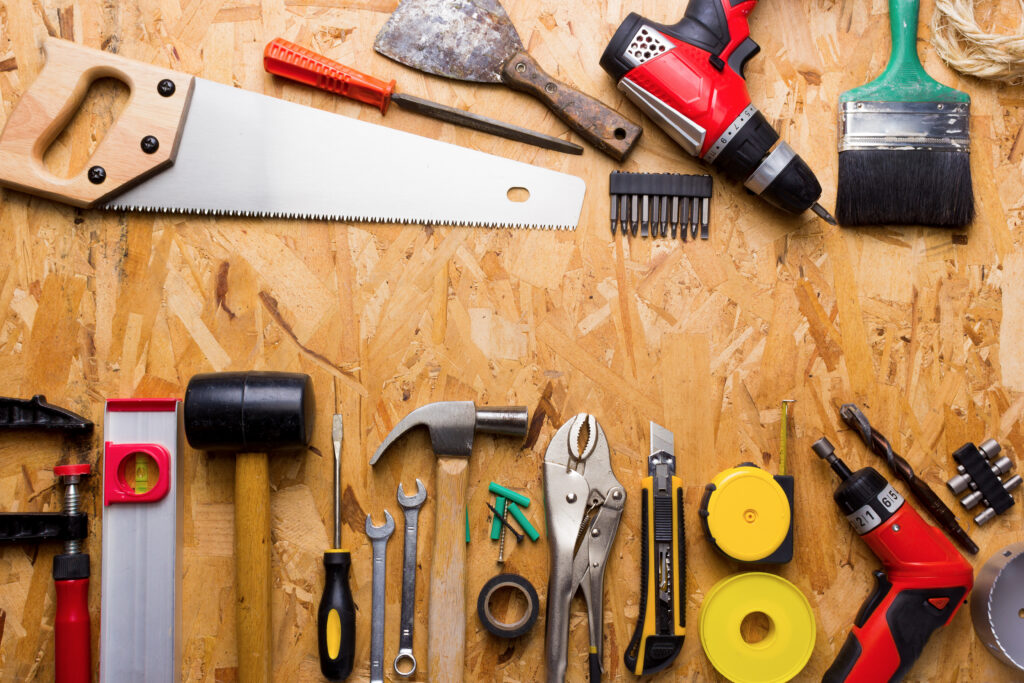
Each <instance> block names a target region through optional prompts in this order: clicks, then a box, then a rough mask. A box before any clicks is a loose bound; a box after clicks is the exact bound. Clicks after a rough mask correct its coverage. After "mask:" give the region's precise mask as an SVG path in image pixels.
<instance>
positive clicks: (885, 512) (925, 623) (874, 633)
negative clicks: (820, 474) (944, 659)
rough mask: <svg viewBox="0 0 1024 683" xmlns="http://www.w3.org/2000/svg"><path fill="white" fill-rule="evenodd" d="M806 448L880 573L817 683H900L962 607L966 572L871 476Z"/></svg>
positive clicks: (822, 442) (829, 452)
mask: <svg viewBox="0 0 1024 683" xmlns="http://www.w3.org/2000/svg"><path fill="white" fill-rule="evenodd" d="M811 448H813V449H814V452H815V453H816V454H817V455H818V457H819V458H821V459H823V460H826V461H827V462H828V464H829V465H831V466H832V469H833V471H835V473H836V474H838V475H839V478H840V479H841V480H842V481H841V482H840V483H839V487H838V488H837V489H836V491H835V493H834V494H833V498H834V499H835V501H836V503H837V504H838V505H839V508H840V509H841V510H842V511H843V513H844V514H845V515H846V519H847V520H849V522H850V524H851V525H852V526H853V528H854V530H855V531H856V532H857V533H858V534H860V537H861V538H863V539H864V542H865V543H867V544H868V547H870V548H871V550H872V552H874V553H875V556H877V557H878V559H879V560H880V561H881V562H882V568H883V570H882V571H875V572H874V576H875V587H874V589H873V590H872V591H871V594H870V595H869V596H868V598H867V599H866V600H865V601H864V603H863V604H862V605H861V606H860V611H858V612H857V616H856V617H855V618H854V620H853V629H852V631H851V632H850V635H849V636H847V638H846V642H845V643H843V647H842V649H840V650H839V655H838V656H837V657H836V659H835V661H834V662H832V666H831V667H829V669H828V671H826V672H825V675H824V677H823V678H822V683H839V682H840V681H842V682H845V683H877V682H878V681H899V680H901V679H902V678H903V677H904V676H905V675H906V674H907V672H908V671H910V668H911V667H912V666H913V665H914V662H915V661H916V660H917V658H918V656H919V655H920V654H921V651H922V650H923V649H924V646H925V643H927V642H928V638H930V637H931V635H932V633H934V632H935V631H936V630H937V629H938V628H939V627H940V626H944V625H946V624H948V623H949V622H950V621H951V620H952V619H953V616H954V615H955V614H956V612H957V610H958V609H960V605H962V604H963V603H964V602H965V600H966V597H967V593H968V592H969V591H970V590H971V586H973V585H974V573H973V571H972V569H971V565H970V564H968V562H967V560H965V559H964V557H963V555H961V554H960V553H959V552H958V551H957V549H956V548H955V547H954V546H953V544H952V543H951V542H950V540H949V539H948V538H946V536H945V535H944V534H943V533H942V532H941V531H939V530H938V529H936V528H935V527H933V526H930V525H928V524H927V523H925V521H924V520H923V519H921V516H920V515H919V514H918V513H917V510H915V509H914V508H913V506H911V505H908V504H906V501H905V500H904V498H903V496H902V495H900V493H899V492H898V491H897V490H896V489H894V488H893V487H892V485H891V484H890V483H889V482H888V481H886V480H885V478H884V477H883V476H882V475H881V474H879V473H878V471H877V470H875V469H874V468H872V467H865V468H863V469H859V470H857V471H856V472H852V471H850V468H849V467H847V466H846V464H845V463H844V462H843V461H842V460H840V459H839V458H838V457H836V455H835V449H834V448H833V446H832V444H831V443H829V441H828V439H825V438H821V439H818V440H817V441H816V442H815V443H814V445H813V446H811Z"/></svg>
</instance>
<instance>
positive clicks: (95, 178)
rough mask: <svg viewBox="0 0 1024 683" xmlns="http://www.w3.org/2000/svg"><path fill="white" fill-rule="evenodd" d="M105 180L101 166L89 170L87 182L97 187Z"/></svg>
mask: <svg viewBox="0 0 1024 683" xmlns="http://www.w3.org/2000/svg"><path fill="white" fill-rule="evenodd" d="M106 179H107V172H106V170H104V168H103V167H102V166H93V167H92V168H90V169H89V182H90V183H92V184H93V185H99V184H100V183H102V182H103V181H104V180H106Z"/></svg>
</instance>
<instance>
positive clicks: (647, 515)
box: [624, 422, 686, 676]
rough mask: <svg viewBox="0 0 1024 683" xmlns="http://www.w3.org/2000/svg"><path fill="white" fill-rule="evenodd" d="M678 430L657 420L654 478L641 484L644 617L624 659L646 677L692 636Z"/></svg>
mask: <svg viewBox="0 0 1024 683" xmlns="http://www.w3.org/2000/svg"><path fill="white" fill-rule="evenodd" d="M673 441H674V439H673V436H672V432H670V431H668V430H667V429H665V428H664V427H662V426H660V425H658V424H655V423H654V422H651V455H650V457H649V458H648V461H647V470H648V473H649V476H647V477H645V478H644V480H643V481H642V482H641V489H642V498H641V503H640V505H641V515H642V518H641V536H642V538H643V544H642V546H643V552H644V554H643V557H642V558H641V563H640V564H641V570H640V573H641V585H640V618H639V620H638V621H637V624H636V630H634V632H633V637H632V639H631V640H630V642H629V645H628V646H627V647H626V653H625V655H624V660H625V662H626V666H627V667H628V668H629V670H630V671H632V672H633V673H634V674H636V675H638V676H640V675H643V674H650V673H654V672H656V671H661V670H662V669H665V668H667V667H668V666H670V665H671V664H672V662H673V661H674V660H675V658H676V655H678V654H679V651H680V650H681V649H682V647H683V638H684V637H685V636H686V546H685V543H684V535H683V482H682V480H681V479H680V478H679V477H677V476H675V471H676V459H675V455H674V448H673V447H674V444H673Z"/></svg>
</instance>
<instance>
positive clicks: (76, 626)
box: [53, 579, 92, 683]
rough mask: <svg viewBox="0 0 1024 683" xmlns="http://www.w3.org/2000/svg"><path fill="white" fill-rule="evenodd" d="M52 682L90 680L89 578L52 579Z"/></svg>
mask: <svg viewBox="0 0 1024 683" xmlns="http://www.w3.org/2000/svg"><path fill="white" fill-rule="evenodd" d="M54 585H55V586H56V588H57V617H56V620H55V623H54V636H53V638H54V651H55V658H56V673H55V676H54V681H55V683H89V682H90V681H91V680H92V656H91V652H90V638H89V579H72V580H70V581H55V582H54Z"/></svg>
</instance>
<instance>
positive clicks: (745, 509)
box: [700, 463, 793, 563]
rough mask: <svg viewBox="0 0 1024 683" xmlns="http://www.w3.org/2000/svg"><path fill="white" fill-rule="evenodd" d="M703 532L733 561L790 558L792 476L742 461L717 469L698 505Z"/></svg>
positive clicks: (767, 560)
mask: <svg viewBox="0 0 1024 683" xmlns="http://www.w3.org/2000/svg"><path fill="white" fill-rule="evenodd" d="M700 519H701V525H702V526H703V527H704V532H705V535H706V536H707V538H708V540H709V541H711V543H712V544H714V545H715V547H716V548H718V549H719V550H720V551H722V552H723V553H724V554H725V555H727V556H728V557H731V558H732V559H734V560H737V561H739V562H770V563H783V562H789V561H790V560H791V559H793V477H791V476H783V475H779V476H772V475H771V474H769V473H768V472H765V471H764V470H762V469H760V468H759V467H756V466H755V465H752V464H749V463H744V464H742V465H739V466H737V467H731V468H729V469H727V470H725V471H724V472H720V473H719V474H718V475H717V476H716V477H715V478H714V479H712V480H711V483H710V484H708V485H707V486H706V487H705V490H704V498H703V499H702V500H701V505H700Z"/></svg>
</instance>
